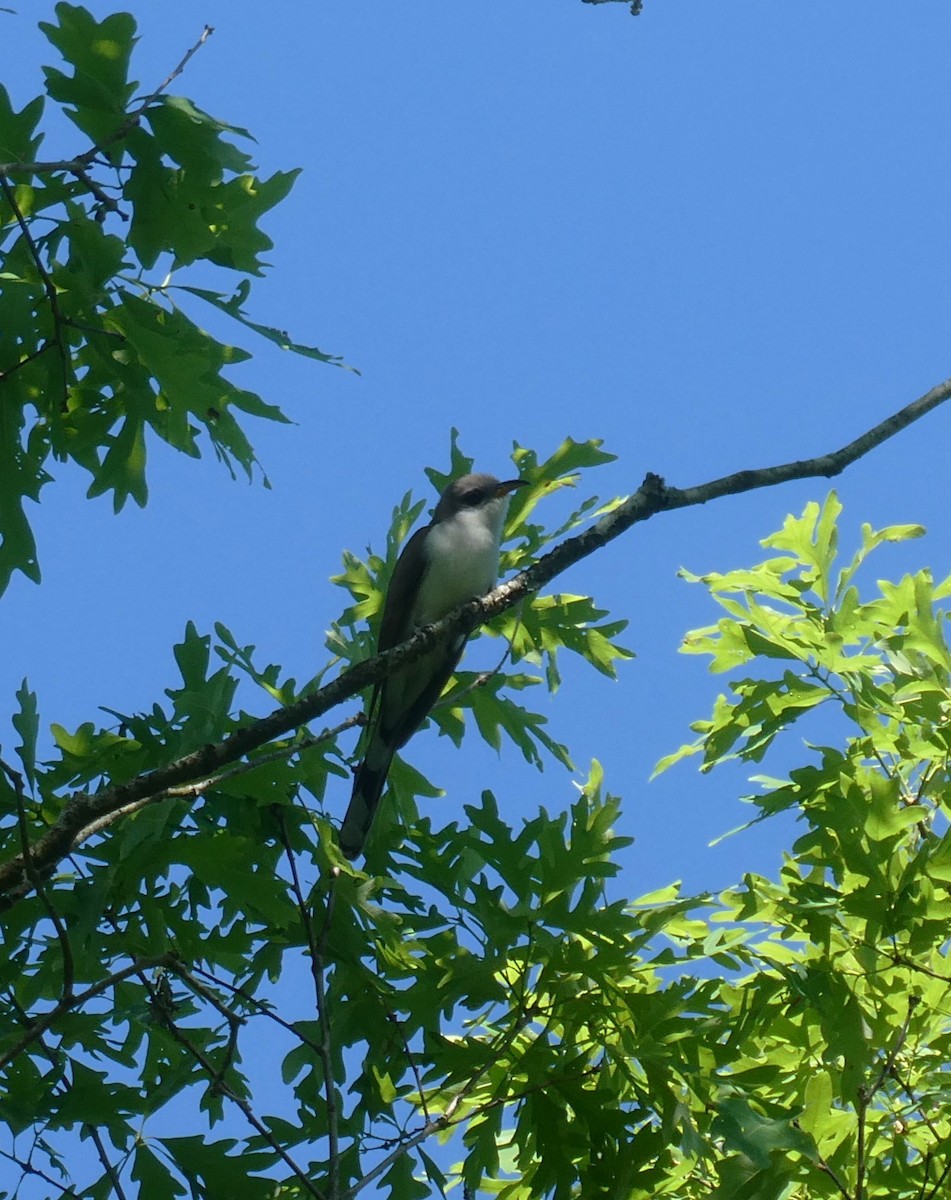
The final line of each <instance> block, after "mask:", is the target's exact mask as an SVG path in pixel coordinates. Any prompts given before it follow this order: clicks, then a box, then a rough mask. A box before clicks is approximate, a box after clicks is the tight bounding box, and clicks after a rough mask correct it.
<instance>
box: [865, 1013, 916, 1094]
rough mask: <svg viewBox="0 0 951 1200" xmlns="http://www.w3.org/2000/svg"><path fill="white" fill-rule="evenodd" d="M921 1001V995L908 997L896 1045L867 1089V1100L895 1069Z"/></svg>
mask: <svg viewBox="0 0 951 1200" xmlns="http://www.w3.org/2000/svg"><path fill="white" fill-rule="evenodd" d="M920 1003H921V998H920V997H919V996H915V995H914V994H912V995H910V996H909V997H908V1008H907V1011H906V1012H905V1019H904V1021H902V1025H901V1029H899V1031H898V1035H897V1036H896V1038H895V1042H894V1045H893V1046H892V1048H891V1050H889V1052H888V1056H887V1057H886V1059H885V1061H884V1063H882V1069H881V1071H879V1073H878V1077H877V1078H876V1080H875V1082H874V1083H873V1084H872V1086H871V1087H870V1088H866V1089H865V1096H866V1099H867V1100H871V1099H872V1097H873V1096H874V1095H875V1093H876V1092H877V1091H878V1090H879V1089H880V1088H881V1086H882V1084H883V1083H884V1082H885V1080H886V1079H887V1078H888V1077H889V1075H891V1074H892V1072H893V1071H894V1070H895V1062H896V1060H897V1059H898V1056H899V1054H901V1050H902V1047H903V1046H904V1044H905V1041H906V1039H907V1037H908V1030H909V1027H910V1026H911V1018H912V1015H913V1014H914V1011H915V1009H916V1008H917V1007H918V1005H919V1004H920Z"/></svg>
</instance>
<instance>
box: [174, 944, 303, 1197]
mask: <svg viewBox="0 0 951 1200" xmlns="http://www.w3.org/2000/svg"><path fill="white" fill-rule="evenodd" d="M176 965H177V964H175V965H173V966H171V967H170V969H171V970H172V971H175V966H176ZM150 991H153V989H151V987H150ZM153 996H154V992H153ZM155 998H156V999H157V997H155ZM163 1024H164V1028H165V1029H167V1030H168V1032H169V1033H170V1034H171V1036H172V1037H173V1038H174V1039H175V1041H176V1042H178V1044H179V1045H180V1046H181V1047H182V1048H183V1049H184V1050H187V1051H188V1053H189V1054H190V1055H191V1056H192V1057H193V1058H194V1060H195V1061H196V1062H197V1063H198V1065H199V1066H200V1067H201V1069H202V1070H203V1071H204V1073H205V1074H206V1075H207V1076H208V1078H209V1079H211V1080H212V1081H213V1082H214V1086H215V1088H216V1089H217V1091H218V1092H219V1093H220V1094H221V1095H222V1096H224V1097H225V1098H226V1099H227V1100H230V1101H231V1103H232V1104H234V1105H236V1106H237V1107H238V1109H240V1111H241V1113H242V1115H243V1116H244V1119H245V1120H246V1121H247V1122H248V1124H249V1125H250V1126H251V1128H252V1129H253V1130H254V1131H255V1133H257V1134H258V1135H259V1136H260V1137H261V1138H262V1139H263V1140H264V1141H265V1142H266V1143H267V1145H269V1146H270V1147H271V1149H272V1150H273V1151H274V1153H275V1154H276V1155H277V1156H278V1158H280V1160H281V1161H282V1162H283V1163H284V1165H285V1166H286V1167H288V1168H289V1169H290V1171H291V1172H292V1173H293V1175H294V1176H295V1178H296V1179H297V1181H298V1183H300V1185H301V1186H302V1188H303V1189H304V1191H305V1192H306V1193H307V1194H308V1195H309V1196H311V1197H313V1200H326V1197H325V1196H324V1194H323V1192H322V1191H321V1190H320V1189H319V1188H318V1187H317V1186H316V1184H314V1183H312V1182H311V1180H310V1177H309V1176H308V1174H307V1172H306V1171H304V1170H303V1168H302V1167H300V1166H298V1164H297V1163H296V1162H295V1161H294V1159H293V1158H292V1157H291V1156H290V1154H288V1152H287V1151H286V1150H285V1149H284V1147H283V1146H282V1145H281V1144H280V1143H279V1142H278V1140H277V1138H276V1137H275V1136H274V1134H273V1133H272V1131H271V1130H270V1129H268V1127H267V1125H265V1124H264V1122H263V1121H261V1120H260V1119H259V1118H258V1117H257V1115H256V1114H255V1112H254V1109H252V1107H251V1105H250V1104H249V1103H248V1102H247V1100H245V1099H244V1097H243V1096H241V1095H239V1094H238V1093H237V1092H236V1091H235V1090H234V1089H233V1088H231V1087H230V1086H229V1085H228V1084H227V1083H226V1082H225V1080H224V1079H223V1078H222V1077H221V1073H220V1072H219V1071H218V1070H217V1069H216V1068H215V1065H214V1063H212V1062H211V1060H210V1059H209V1058H208V1055H207V1054H205V1052H204V1050H202V1049H201V1048H200V1047H198V1046H196V1045H195V1044H194V1042H192V1040H191V1038H189V1037H188V1036H187V1035H186V1034H185V1033H183V1032H182V1030H181V1029H179V1027H178V1026H177V1025H176V1024H175V1022H174V1020H173V1019H172V1017H171V1014H170V1013H167V1012H166V1013H165V1014H164V1019H163Z"/></svg>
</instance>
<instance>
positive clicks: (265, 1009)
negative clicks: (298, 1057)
mask: <svg viewBox="0 0 951 1200" xmlns="http://www.w3.org/2000/svg"><path fill="white" fill-rule="evenodd" d="M191 974H193V975H201V976H202V977H203V978H205V979H208V980H210V981H211V982H212V983H214V984H216V985H217V986H218V987H222V988H226V989H227V990H228V991H229V992H231V994H232V995H233V996H239V997H240V998H241V999H242V1000H243V1001H244V1002H245V1003H246V1004H249V1005H251V1007H252V1008H254V1009H255V1011H256V1012H257V1014H258V1015H259V1016H262V1017H267V1018H268V1019H269V1020H271V1021H275V1022H276V1023H277V1024H278V1025H280V1026H281V1028H282V1029H286V1030H287V1032H288V1033H290V1034H292V1035H293V1036H294V1037H296V1038H297V1039H298V1040H299V1041H300V1042H301V1043H303V1045H305V1046H309V1047H310V1048H311V1050H313V1052H314V1053H315V1054H319V1053H320V1046H318V1044H317V1043H316V1042H315V1041H314V1040H313V1038H309V1037H307V1035H306V1034H303V1033H301V1032H300V1030H299V1029H296V1028H295V1027H294V1026H293V1025H292V1024H291V1022H290V1021H285V1020H284V1018H283V1017H282V1016H280V1015H279V1014H278V1013H276V1012H274V1010H273V1009H272V1008H271V1007H270V1005H268V1004H267V1003H266V1002H265V1001H263V1000H259V999H258V998H257V996H252V995H251V993H250V992H248V991H246V990H245V989H244V988H243V987H240V986H239V985H238V984H236V983H232V982H231V981H230V980H229V979H222V978H221V977H220V976H218V975H215V974H213V973H212V972H211V971H207V970H205V968H204V967H199V966H195V965H194V964H193V965H192V968H191Z"/></svg>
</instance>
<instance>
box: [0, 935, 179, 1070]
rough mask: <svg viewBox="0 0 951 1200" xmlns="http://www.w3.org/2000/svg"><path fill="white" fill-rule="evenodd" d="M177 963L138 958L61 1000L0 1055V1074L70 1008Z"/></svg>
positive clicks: (164, 957)
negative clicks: (132, 978)
mask: <svg viewBox="0 0 951 1200" xmlns="http://www.w3.org/2000/svg"><path fill="white" fill-rule="evenodd" d="M176 961H177V959H176V956H175V955H174V954H172V953H170V952H169V953H165V954H155V955H152V956H149V957H145V958H137V959H135V961H134V962H133V963H131V964H130V965H129V966H128V967H123V968H122V969H121V970H119V971H113V973H112V974H111V975H108V976H106V978H105V979H100V980H99V981H98V983H94V984H92V986H91V987H88V988H86V990H85V991H83V992H73V993H72V995H71V996H70V997H69V998H68V999H61V1000H60V1001H59V1002H58V1003H57V1004H55V1005H54V1006H53V1007H52V1008H51V1009H50V1011H49V1012H48V1013H44V1014H43V1016H42V1017H40V1018H39V1019H38V1020H37V1021H35V1022H34V1024H33V1025H32V1026H31V1028H30V1029H29V1030H28V1031H27V1032H26V1033H25V1034H24V1035H23V1037H21V1038H20V1039H19V1040H18V1041H17V1042H16V1043H15V1045H13V1046H11V1047H10V1049H9V1050H7V1051H6V1052H5V1053H4V1054H0V1071H2V1070H3V1068H4V1067H6V1066H7V1064H8V1063H11V1062H12V1061H13V1060H14V1059H15V1058H16V1057H17V1056H18V1055H20V1054H22V1053H23V1051H24V1050H25V1049H26V1048H27V1046H31V1045H32V1044H33V1043H34V1042H35V1041H37V1040H38V1039H40V1038H42V1036H43V1034H44V1033H46V1031H47V1030H48V1029H50V1028H51V1027H52V1026H53V1025H55V1024H56V1022H57V1021H58V1020H59V1019H60V1017H61V1016H62V1015H63V1013H65V1012H69V1011H70V1009H73V1008H81V1007H82V1005H84V1004H85V1003H86V1002H87V1000H94V999H95V998H96V997H97V996H101V995H102V993H103V992H104V991H106V990H107V989H108V988H110V987H113V986H114V985H115V984H117V983H121V982H122V981H123V980H124V979H128V978H129V976H130V975H137V974H138V973H139V972H141V971H152V970H155V969H156V968H158V967H165V968H166V969H169V968H171V967H172V966H173V964H174V963H175V962H176Z"/></svg>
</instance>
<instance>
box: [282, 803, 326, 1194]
mask: <svg viewBox="0 0 951 1200" xmlns="http://www.w3.org/2000/svg"><path fill="white" fill-rule="evenodd" d="M277 821H278V825H279V826H280V838H281V844H282V845H283V847H284V853H285V854H286V855H287V862H288V865H289V866H290V871H291V888H292V890H293V892H294V898H295V900H296V902H297V911H298V912H299V913H300V919H301V924H302V926H303V929H304V937H305V939H306V942H307V948H308V950H309V951H310V973H311V976H312V977H313V980H314V997H315V1000H316V1004H317V1021H318V1023H319V1026H320V1046H319V1049H318V1054H319V1056H320V1066H321V1071H322V1073H323V1076H324V1103H325V1104H326V1106H327V1157H328V1160H329V1161H328V1164H327V1168H328V1170H327V1173H328V1176H329V1181H330V1191H329V1193H328V1197H329V1200H337V1196H338V1195H339V1188H340V1150H339V1145H338V1140H337V1139H338V1132H337V1095H336V1089H335V1087H334V1068H333V1053H332V1051H331V1044H330V1033H331V1030H330V1014H329V1013H328V1011H327V989H326V986H325V983H324V955H325V953H326V950H327V938H328V936H329V933H330V923H331V921H332V920H333V909H334V899H335V896H336V882H337V872H336V870H334V871H333V873H332V874H331V876H330V885H329V887H328V889H327V902H326V907H325V909H324V922H323V927H322V929H321V931H320V937H319V938H318V937H316V936H315V934H314V922H313V920H312V919H311V913H310V906H309V905H308V903H307V901H306V899H305V898H304V891H303V888H302V887H301V882H300V876H299V874H298V871H297V857H296V855H295V854H294V848H293V847H292V846H291V839H290V836H289V834H288V832H287V822H286V820H285V819H284V813H283V812H282V811H281V810H280V809H278V811H277Z"/></svg>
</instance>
